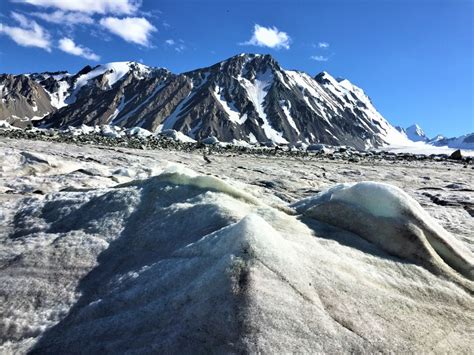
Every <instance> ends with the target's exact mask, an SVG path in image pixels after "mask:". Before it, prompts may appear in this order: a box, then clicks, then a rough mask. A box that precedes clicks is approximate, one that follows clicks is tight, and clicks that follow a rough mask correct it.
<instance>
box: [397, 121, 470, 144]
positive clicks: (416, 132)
mask: <svg viewBox="0 0 474 355" xmlns="http://www.w3.org/2000/svg"><path fill="white" fill-rule="evenodd" d="M396 129H397V130H398V131H399V132H401V133H402V134H404V135H405V136H406V137H407V138H408V139H409V140H411V141H413V142H424V143H427V144H428V145H432V146H436V147H448V148H454V149H474V133H468V134H465V135H462V136H460V137H452V138H447V137H445V136H443V135H441V134H438V135H436V136H435V137H433V138H431V139H430V138H428V137H427V136H426V134H425V132H424V131H423V129H422V128H421V127H420V126H419V125H418V124H413V125H411V126H410V127H408V128H401V127H396Z"/></svg>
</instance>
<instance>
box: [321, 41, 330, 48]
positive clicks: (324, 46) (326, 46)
mask: <svg viewBox="0 0 474 355" xmlns="http://www.w3.org/2000/svg"><path fill="white" fill-rule="evenodd" d="M318 47H319V48H329V43H328V42H319V43H318Z"/></svg>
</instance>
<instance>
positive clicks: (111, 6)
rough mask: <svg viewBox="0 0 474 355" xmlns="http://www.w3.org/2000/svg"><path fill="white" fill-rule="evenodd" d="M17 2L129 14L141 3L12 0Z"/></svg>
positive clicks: (127, 0)
mask: <svg viewBox="0 0 474 355" xmlns="http://www.w3.org/2000/svg"><path fill="white" fill-rule="evenodd" d="M12 1H13V2H17V3H24V4H30V5H34V6H38V7H44V8H53V9H59V10H63V11H77V12H85V13H89V14H93V13H97V14H115V15H131V14H134V13H136V12H137V11H138V9H139V8H140V6H141V5H142V1H141V0H12Z"/></svg>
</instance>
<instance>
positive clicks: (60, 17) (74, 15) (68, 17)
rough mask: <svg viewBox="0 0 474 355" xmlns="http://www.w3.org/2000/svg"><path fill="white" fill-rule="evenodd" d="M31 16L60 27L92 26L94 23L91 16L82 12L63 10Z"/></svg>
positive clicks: (34, 13) (35, 13)
mask: <svg viewBox="0 0 474 355" xmlns="http://www.w3.org/2000/svg"><path fill="white" fill-rule="evenodd" d="M31 16H35V17H37V18H40V19H42V20H43V21H46V22H50V23H54V24H58V25H67V26H72V25H81V24H84V25H92V24H93V23H94V20H93V18H92V17H91V16H90V15H88V14H84V13H81V12H65V11H62V10H56V11H53V12H32V13H31Z"/></svg>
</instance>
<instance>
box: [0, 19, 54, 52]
mask: <svg viewBox="0 0 474 355" xmlns="http://www.w3.org/2000/svg"><path fill="white" fill-rule="evenodd" d="M12 17H13V19H14V20H15V21H17V22H18V24H19V26H20V27H13V26H7V25H4V24H2V23H0V34H2V33H4V34H5V35H7V36H8V37H10V38H11V39H12V40H13V41H15V42H16V43H17V44H18V45H20V46H23V47H38V48H42V49H44V50H45V51H48V52H51V37H50V35H49V33H48V31H46V30H45V29H44V28H43V27H41V26H40V25H38V24H37V23H36V22H35V21H33V20H29V19H28V18H26V17H25V16H24V15H21V14H18V13H16V12H12Z"/></svg>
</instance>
